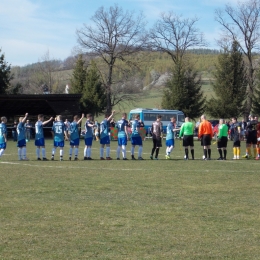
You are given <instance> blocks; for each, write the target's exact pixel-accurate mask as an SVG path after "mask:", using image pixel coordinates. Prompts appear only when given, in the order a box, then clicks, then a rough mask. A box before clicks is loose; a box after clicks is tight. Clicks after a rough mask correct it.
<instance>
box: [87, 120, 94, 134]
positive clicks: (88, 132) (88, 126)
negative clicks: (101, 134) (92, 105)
mask: <svg viewBox="0 0 260 260" xmlns="http://www.w3.org/2000/svg"><path fill="white" fill-rule="evenodd" d="M90 125H93V123H92V122H91V121H90V120H87V121H86V124H85V138H91V137H93V127H91V126H90Z"/></svg>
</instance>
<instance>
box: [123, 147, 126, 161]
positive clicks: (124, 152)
mask: <svg viewBox="0 0 260 260" xmlns="http://www.w3.org/2000/svg"><path fill="white" fill-rule="evenodd" d="M122 154H123V158H126V146H125V145H122Z"/></svg>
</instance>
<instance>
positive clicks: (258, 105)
mask: <svg viewBox="0 0 260 260" xmlns="http://www.w3.org/2000/svg"><path fill="white" fill-rule="evenodd" d="M256 76H257V79H258V80H257V85H256V88H255V93H254V97H253V100H252V104H253V106H252V110H253V114H254V115H260V69H258V72H257V75H256Z"/></svg>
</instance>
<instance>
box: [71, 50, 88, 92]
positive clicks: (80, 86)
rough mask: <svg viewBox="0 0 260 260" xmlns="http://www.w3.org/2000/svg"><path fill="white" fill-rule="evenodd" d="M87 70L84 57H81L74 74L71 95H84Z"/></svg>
mask: <svg viewBox="0 0 260 260" xmlns="http://www.w3.org/2000/svg"><path fill="white" fill-rule="evenodd" d="M86 76H87V68H86V66H85V61H84V60H83V57H82V55H79V57H78V59H77V62H76V66H75V68H74V70H73V73H72V79H71V88H70V93H72V94H82V93H83V91H84V85H85V82H86Z"/></svg>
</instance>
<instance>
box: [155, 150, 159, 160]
mask: <svg viewBox="0 0 260 260" xmlns="http://www.w3.org/2000/svg"><path fill="white" fill-rule="evenodd" d="M159 151H160V148H156V150H155V158H158V155H159Z"/></svg>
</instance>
